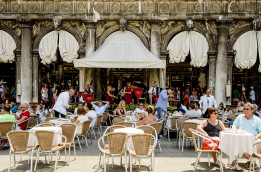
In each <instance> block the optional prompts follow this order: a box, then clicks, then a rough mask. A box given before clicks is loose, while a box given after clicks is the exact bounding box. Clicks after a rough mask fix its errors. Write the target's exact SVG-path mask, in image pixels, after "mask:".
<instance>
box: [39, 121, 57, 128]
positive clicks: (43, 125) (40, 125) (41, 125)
mask: <svg viewBox="0 0 261 172" xmlns="http://www.w3.org/2000/svg"><path fill="white" fill-rule="evenodd" d="M53 126H54V125H53V123H51V122H43V123H41V124H39V125H38V127H53Z"/></svg>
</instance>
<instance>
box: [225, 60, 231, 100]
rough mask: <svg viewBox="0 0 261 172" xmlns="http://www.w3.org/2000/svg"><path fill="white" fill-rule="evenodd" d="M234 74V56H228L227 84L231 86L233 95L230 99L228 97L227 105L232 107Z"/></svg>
mask: <svg viewBox="0 0 261 172" xmlns="http://www.w3.org/2000/svg"><path fill="white" fill-rule="evenodd" d="M232 73H233V56H228V58H227V84H229V85H231V90H230V92H231V94H230V97H227V101H226V104H227V105H231V103H232V85H233V82H232V80H233V78H232Z"/></svg>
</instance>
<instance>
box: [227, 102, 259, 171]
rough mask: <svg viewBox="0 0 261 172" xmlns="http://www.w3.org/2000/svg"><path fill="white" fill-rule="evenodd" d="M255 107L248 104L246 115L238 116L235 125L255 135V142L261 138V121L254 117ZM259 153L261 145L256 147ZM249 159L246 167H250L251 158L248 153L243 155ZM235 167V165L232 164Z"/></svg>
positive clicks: (246, 105) (245, 106) (245, 108)
mask: <svg viewBox="0 0 261 172" xmlns="http://www.w3.org/2000/svg"><path fill="white" fill-rule="evenodd" d="M254 110H255V106H254V105H253V104H251V103H246V104H245V105H244V114H242V115H238V117H237V118H236V120H235V122H234V125H235V126H236V128H242V129H243V130H245V131H247V132H249V133H251V134H253V136H254V137H255V140H257V139H260V138H261V119H260V118H258V117H256V116H255V115H253V113H254ZM256 149H257V153H260V151H261V144H257V145H256ZM243 155H244V156H245V157H246V158H247V159H248V161H247V163H246V166H247V167H249V164H250V156H249V154H248V153H244V154H243ZM232 166H233V164H232Z"/></svg>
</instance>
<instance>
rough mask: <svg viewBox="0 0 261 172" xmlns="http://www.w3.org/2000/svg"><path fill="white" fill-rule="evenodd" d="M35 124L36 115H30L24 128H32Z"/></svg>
mask: <svg viewBox="0 0 261 172" xmlns="http://www.w3.org/2000/svg"><path fill="white" fill-rule="evenodd" d="M36 125H37V116H31V117H30V118H29V119H28V122H27V125H26V129H29V128H33V127H35V126H36Z"/></svg>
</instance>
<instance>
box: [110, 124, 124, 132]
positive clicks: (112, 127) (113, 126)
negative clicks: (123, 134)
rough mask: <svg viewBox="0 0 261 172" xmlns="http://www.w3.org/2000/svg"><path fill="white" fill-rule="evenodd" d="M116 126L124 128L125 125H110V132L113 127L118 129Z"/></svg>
mask: <svg viewBox="0 0 261 172" xmlns="http://www.w3.org/2000/svg"><path fill="white" fill-rule="evenodd" d="M118 128H126V126H124V125H113V126H110V132H113V131H114V130H115V129H118Z"/></svg>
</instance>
